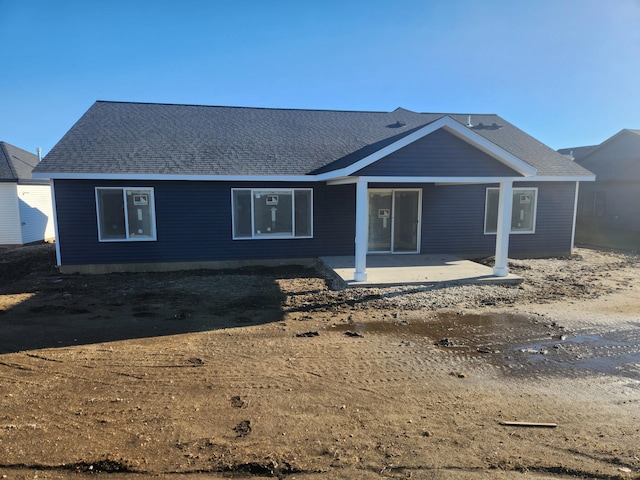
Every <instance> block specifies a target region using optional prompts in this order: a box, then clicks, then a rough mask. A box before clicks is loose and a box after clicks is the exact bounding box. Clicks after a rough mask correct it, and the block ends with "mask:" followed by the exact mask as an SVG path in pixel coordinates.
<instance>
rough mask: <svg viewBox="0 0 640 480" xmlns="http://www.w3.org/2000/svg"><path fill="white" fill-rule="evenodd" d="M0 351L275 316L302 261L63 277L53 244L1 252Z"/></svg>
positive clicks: (191, 329) (305, 272)
mask: <svg viewBox="0 0 640 480" xmlns="http://www.w3.org/2000/svg"><path fill="white" fill-rule="evenodd" d="M0 261H1V262H2V267H3V268H2V270H1V272H0V282H1V283H0V354H3V353H10V352H17V351H21V350H32V349H39V348H51V347H64V346H69V345H80V344H89V343H101V342H112V341H117V340H125V339H132V338H145V337H155V336H162V335H175V334H184V333H191V332H201V331H208V330H216V329H223V328H235V327H242V326H247V325H256V324H263V323H269V322H276V321H279V320H281V319H282V317H283V311H282V305H283V302H284V300H285V294H284V293H283V292H282V290H281V288H280V287H279V285H278V279H282V278H294V277H297V276H304V275H310V274H311V275H316V274H315V273H314V271H313V270H309V269H304V268H302V267H282V268H247V269H239V270H228V271H209V270H198V271H183V272H154V273H135V274H134V273H120V274H107V275H61V274H59V273H58V271H57V269H56V268H55V267H54V264H55V257H54V253H53V246H49V245H45V246H37V247H33V248H26V249H20V250H11V251H4V252H0Z"/></svg>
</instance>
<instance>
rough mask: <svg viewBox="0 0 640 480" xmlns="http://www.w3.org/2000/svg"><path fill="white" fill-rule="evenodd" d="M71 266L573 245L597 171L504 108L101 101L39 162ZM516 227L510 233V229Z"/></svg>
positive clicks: (361, 266)
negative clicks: (583, 197) (581, 188)
mask: <svg viewBox="0 0 640 480" xmlns="http://www.w3.org/2000/svg"><path fill="white" fill-rule="evenodd" d="M34 175H36V176H37V177H39V178H51V179H52V185H53V188H54V198H55V206H56V211H57V240H58V241H57V243H56V245H57V251H58V252H57V253H58V263H59V264H60V266H61V270H62V271H63V272H74V271H96V272H105V271H116V270H134V269H161V268H162V269H165V268H189V267H198V266H216V265H224V262H226V261H261V262H266V261H269V260H276V259H287V260H288V261H293V260H294V259H310V258H317V257H320V256H355V273H354V279H355V280H356V281H359V280H365V279H366V259H367V254H374V253H389V254H418V253H422V254H430V253H450V254H457V255H461V256H464V257H466V258H474V257H479V256H488V255H495V256H496V265H495V268H494V273H495V274H496V275H498V276H505V275H507V274H508V269H507V256H508V255H512V256H546V255H566V254H568V253H570V252H571V249H572V246H573V232H574V212H575V205H576V197H577V195H576V193H577V184H578V182H579V181H587V180H592V179H593V176H592V174H591V173H590V172H589V171H587V170H585V169H584V168H582V167H580V166H579V165H576V164H575V163H574V162H572V161H571V160H570V159H567V158H566V157H564V156H562V155H560V154H559V153H557V152H555V151H554V150H552V149H551V148H549V147H546V146H545V145H543V144H541V143H540V142H539V141H537V140H535V139H534V138H532V137H530V136H529V135H527V134H526V133H524V132H522V131H521V130H519V129H517V128H516V127H514V126H513V125H511V124H509V123H508V122H506V121H505V120H503V119H502V118H500V117H498V116H497V115H471V116H469V115H466V114H465V115H454V114H432V113H415V112H411V111H408V110H404V109H401V108H399V109H397V110H394V111H393V112H388V113H387V112H353V111H323V110H287V109H265V108H236V107H210V106H195V105H167V104H144V103H121V102H103V101H99V102H96V103H95V104H94V105H93V106H92V107H91V108H90V109H89V110H88V111H87V112H86V113H85V114H84V115H83V116H82V118H80V120H79V121H78V122H77V123H76V124H75V125H74V126H73V127H72V128H71V130H70V131H69V132H68V133H67V134H66V135H65V136H64V137H63V138H62V139H61V140H60V142H58V144H57V145H56V146H55V147H54V148H53V149H52V150H51V152H50V153H49V154H48V155H47V156H46V157H45V158H44V159H43V161H42V163H40V165H38V167H37V168H36V169H35V172H34ZM510 233H513V235H510Z"/></svg>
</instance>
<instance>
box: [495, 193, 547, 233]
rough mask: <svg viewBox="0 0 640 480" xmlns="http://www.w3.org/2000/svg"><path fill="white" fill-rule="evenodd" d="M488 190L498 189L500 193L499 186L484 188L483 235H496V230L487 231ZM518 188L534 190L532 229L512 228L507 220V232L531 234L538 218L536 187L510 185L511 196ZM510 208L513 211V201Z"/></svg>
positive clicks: (534, 229) (534, 231)
mask: <svg viewBox="0 0 640 480" xmlns="http://www.w3.org/2000/svg"><path fill="white" fill-rule="evenodd" d="M489 190H498V195H499V194H500V188H499V187H487V188H486V189H485V194H484V195H485V200H484V234H485V235H496V234H497V233H498V232H497V230H496V231H495V232H487V212H488V210H489V209H488V204H489ZM519 190H535V192H536V195H535V197H536V200H535V203H534V205H533V220H532V223H533V229H532V230H513V226H512V225H511V220H510V221H509V225H510V228H509V234H510V235H533V234H535V233H536V221H537V218H538V187H513V186H512V187H511V191H512V197H513V193H516V192H518V191H519ZM511 209H512V211H513V201H512V202H511ZM498 221H500V219H499V218H498Z"/></svg>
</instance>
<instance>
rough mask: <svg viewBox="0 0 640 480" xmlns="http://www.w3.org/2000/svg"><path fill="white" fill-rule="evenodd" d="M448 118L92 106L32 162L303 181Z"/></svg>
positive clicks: (503, 140) (513, 138) (533, 143)
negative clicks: (51, 146)
mask: <svg viewBox="0 0 640 480" xmlns="http://www.w3.org/2000/svg"><path fill="white" fill-rule="evenodd" d="M445 116H449V117H451V118H452V119H454V120H455V121H457V122H459V123H460V124H461V125H465V124H467V122H468V118H469V114H443V113H416V112H412V111H409V110H405V109H402V108H398V109H396V110H394V111H392V112H362V111H332V110H295V109H268V108H247V107H216V106H202V105H174V104H155V103H127V102H105V101H98V102H96V103H94V105H93V106H92V107H91V108H90V109H89V110H88V111H87V112H86V113H85V114H84V115H83V116H82V117H81V118H80V120H78V122H77V123H76V124H75V125H74V126H73V127H72V128H71V129H70V130H69V132H67V134H66V135H65V136H64V137H63V138H62V139H61V140H60V141H59V142H58V144H57V145H55V147H54V148H53V149H52V150H51V152H49V154H48V155H47V156H46V157H45V158H44V160H43V161H42V162H41V163H40V165H38V167H37V168H36V170H35V172H36V173H37V176H40V177H45V176H51V177H54V178H64V177H70V178H73V177H77V178H79V177H82V178H91V176H97V177H103V176H105V175H121V176H122V175H125V176H126V175H128V176H131V177H135V176H136V175H141V176H147V175H164V176H167V177H180V176H232V177H243V176H251V177H269V176H301V175H302V176H307V175H316V174H318V173H321V172H328V171H332V170H333V169H337V168H339V167H344V164H345V163H353V162H356V161H358V160H361V159H362V158H364V157H365V156H366V155H368V154H369V153H371V151H372V150H375V149H378V148H382V147H384V146H386V145H389V144H391V143H393V142H395V141H397V140H399V139H401V138H403V137H404V136H406V135H409V134H410V133H411V132H414V131H416V130H418V129H420V128H422V127H424V126H426V125H429V124H430V123H432V122H434V121H436V120H438V119H440V118H442V117H445ZM471 120H472V123H473V127H471V128H470V129H471V130H472V131H473V132H475V133H477V134H478V135H480V136H481V137H484V138H485V139H487V140H489V141H490V142H492V143H493V144H495V145H497V146H498V147H500V148H502V149H504V150H506V151H507V152H509V153H510V154H512V155H514V156H516V157H518V158H519V159H521V160H522V161H524V162H526V163H527V164H529V165H531V166H532V167H534V168H535V169H536V170H537V176H539V177H545V176H565V177H567V176H570V177H576V176H591V174H590V172H588V171H587V170H585V169H584V168H582V167H580V166H579V165H577V164H575V163H574V162H571V161H570V160H569V159H567V158H565V157H563V156H562V155H560V154H559V153H557V152H556V151H554V150H553V149H551V148H549V147H547V146H545V145H544V144H542V143H541V142H539V141H537V140H536V139H534V138H533V137H531V136H529V135H527V134H526V133H524V132H523V131H521V130H519V129H518V128H516V127H514V126H513V125H511V124H510V123H508V122H506V121H505V120H504V119H502V118H500V117H499V116H497V115H493V114H489V115H479V114H472V115H471Z"/></svg>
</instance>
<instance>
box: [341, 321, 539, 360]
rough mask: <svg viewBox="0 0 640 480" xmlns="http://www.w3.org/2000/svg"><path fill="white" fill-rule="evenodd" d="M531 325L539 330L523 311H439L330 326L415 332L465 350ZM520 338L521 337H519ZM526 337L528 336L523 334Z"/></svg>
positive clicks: (397, 333) (499, 340) (361, 330)
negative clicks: (431, 314)
mask: <svg viewBox="0 0 640 480" xmlns="http://www.w3.org/2000/svg"><path fill="white" fill-rule="evenodd" d="M532 328H535V329H537V330H540V328H541V327H540V326H537V325H536V324H535V323H534V322H533V321H532V320H531V318H529V317H527V316H524V315H514V314H500V315H462V314H460V315H458V314H455V313H451V314H450V313H448V314H440V315H437V316H435V317H433V318H429V319H411V318H407V319H406V320H405V319H389V320H383V321H375V322H359V323H341V324H337V325H334V326H333V327H332V330H335V331H338V332H349V331H351V332H358V333H361V334H374V335H375V334H385V335H395V336H402V337H405V336H418V337H425V338H429V339H431V340H433V342H434V344H437V345H439V346H440V347H442V348H448V349H451V348H461V349H465V350H467V351H469V350H474V351H475V350H476V349H478V348H486V347H487V345H491V344H495V343H503V340H506V339H508V338H509V337H511V336H512V335H513V334H515V333H516V332H517V333H518V334H520V335H522V334H523V333H526V332H530V331H531V330H532ZM520 338H522V337H520ZM525 338H529V337H525Z"/></svg>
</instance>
